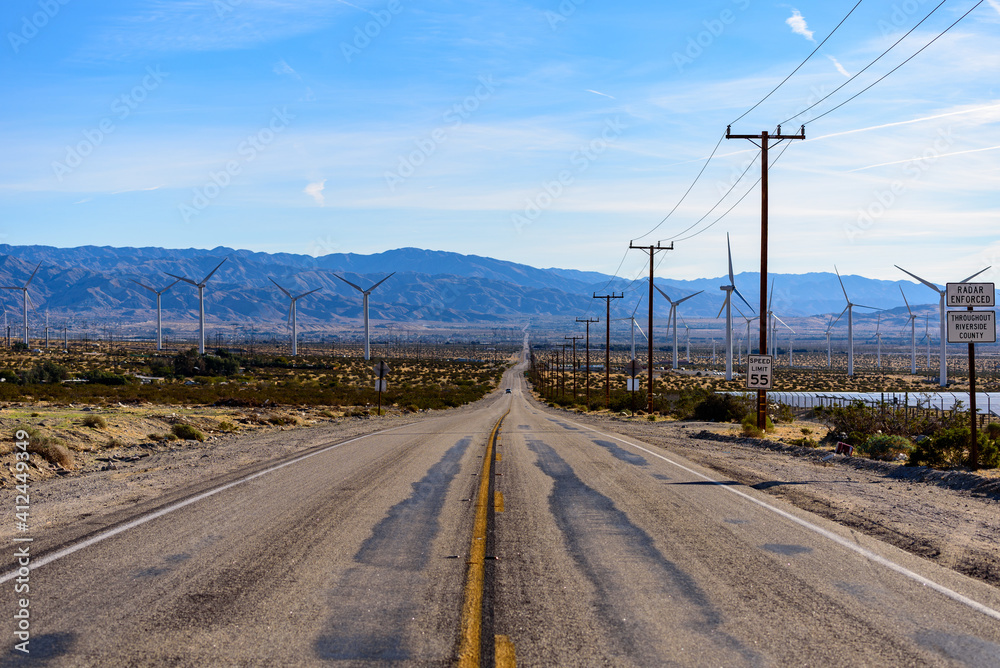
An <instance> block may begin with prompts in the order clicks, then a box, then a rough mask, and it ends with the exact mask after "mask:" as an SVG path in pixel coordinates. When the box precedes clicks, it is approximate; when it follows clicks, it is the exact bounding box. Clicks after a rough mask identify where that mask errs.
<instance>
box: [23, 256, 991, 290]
mask: <svg viewBox="0 0 1000 668" xmlns="http://www.w3.org/2000/svg"><path fill="white" fill-rule="evenodd" d="M41 266H42V263H41V262H39V263H38V265H37V266H36V267H35V270H34V271H33V272H31V277H30V278H28V282H27V283H25V284H24V287H26V288H27V287H28V286H29V285H31V281H33V280H34V279H35V274H37V273H38V267H41ZM986 269H989V267H987V268H986ZM986 269H983V271H986ZM983 271H981V272H979V273H980V274H981V273H983ZM969 278H972V277H971V276H970V277H969ZM966 280H968V279H966ZM962 282H963V283H964V282H965V281H962Z"/></svg>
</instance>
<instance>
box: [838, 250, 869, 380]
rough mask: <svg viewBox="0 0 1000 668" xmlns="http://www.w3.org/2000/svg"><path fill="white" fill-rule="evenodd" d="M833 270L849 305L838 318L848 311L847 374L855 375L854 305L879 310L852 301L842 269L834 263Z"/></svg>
mask: <svg viewBox="0 0 1000 668" xmlns="http://www.w3.org/2000/svg"><path fill="white" fill-rule="evenodd" d="M833 270H834V271H836V272H837V280H838V281H840V289H841V290H843V291H844V299H845V300H846V301H847V306H845V307H844V310H843V311H841V312H840V315H838V316H837V319H838V320H840V317H841V316H842V315H844V313H847V375H848V376H853V375H854V307H855V306H858V307H860V308H870V309H872V310H873V311H874V310H878V309H876V308H875V307H874V306H865V305H864V304H855V303H854V302H852V301H851V298H850V297H848V296H847V288H845V287H844V280H843V279H842V278H840V270H838V269H837V266H836V265H834V267H833Z"/></svg>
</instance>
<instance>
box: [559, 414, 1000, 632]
mask: <svg viewBox="0 0 1000 668" xmlns="http://www.w3.org/2000/svg"><path fill="white" fill-rule="evenodd" d="M567 422H571V423H572V424H575V425H577V426H578V427H582V428H584V429H586V430H587V431H592V432H594V433H595V434H600V435H602V436H607V437H608V438H612V439H614V440H616V441H619V442H620V443H624V444H626V445H630V446H632V447H633V448H636V449H637V450H642V451H643V452H645V453H647V454H650V455H652V456H654V457H658V458H659V459H662V460H663V461H665V462H667V463H668V464H672V465H673V466H676V467H677V468H679V469H681V470H682V471H687V472H688V473H690V474H691V475H694V476H697V477H698V478H701V479H702V480H706V481H708V482H711V483H712V484H715V485H718V486H719V488H720V489H724V490H725V491H727V492H730V493H732V494H735V495H736V496H739V497H742V498H744V499H746V500H747V501H750V502H752V503H756V504H757V505H758V506H761V507H762V508H766V509H767V510H770V511H771V512H773V513H775V514H777V515H780V516H781V517H784V518H785V519H787V520H790V521H792V522H794V523H796V524H798V525H799V526H801V527H804V528H806V529H808V530H810V531H813V532H815V533H817V534H819V535H820V536H823V537H824V538H827V539H829V540H832V541H833V542H834V543H837V544H838V545H840V546H841V547H845V548H847V549H848V550H851V551H853V552H856V553H858V554H860V555H861V556H862V557H865V558H866V559H868V560H870V561H873V562H875V563H877V564H880V565H882V566H885V567H886V568H888V569H889V570H892V571H895V572H897V573H899V574H900V575H904V576H906V577H908V578H910V579H911V580H914V581H915V582H918V583H919V584H922V585H924V586H925V587H929V588H931V589H933V590H934V591H936V592H938V593H939V594H943V595H945V596H947V597H948V598H950V599H952V600H953V601H957V602H959V603H962V604H964V605H967V606H968V607H970V608H972V609H973V610H975V611H976V612H980V613H982V614H984V615H986V616H987V617H992V618H993V619H996V620H997V621H1000V612H998V611H997V610H994V609H993V608H990V607H988V606H986V605H983V604H982V603H979V602H978V601H974V600H972V599H971V598H968V597H967V596H963V595H962V594H959V593H958V592H957V591H954V590H952V589H949V588H948V587H945V586H944V585H940V584H938V583H936V582H934V581H933V580H930V579H928V578H925V577H924V576H923V575H920V574H919V573H914V572H913V571H911V570H910V569H908V568H905V567H904V566H900V565H899V564H897V563H895V562H894V561H891V560H889V559H886V558H885V557H883V556H880V555H878V554H876V553H874V552H872V551H871V550H869V549H867V548H864V547H861V546H860V545H857V544H855V543H852V542H851V541H849V540H847V539H846V538H844V537H843V536H839V535H837V534H835V533H833V532H832V531H829V530H827V529H824V528H823V527H820V526H817V525H815V524H813V523H811V522H809V521H807V520H804V519H802V518H800V517H796V516H795V515H792V514H791V513H789V512H787V511H784V510H782V509H781V508H777V507H775V506H772V505H771V504H769V503H767V502H766V501H762V500H760V499H757V498H754V497H752V496H750V495H749V494H747V493H745V492H741V491H739V490H738V489H734V488H733V487H730V486H729V485H724V484H723V483H721V482H720V481H718V480H714V479H713V478H710V477H708V476H707V475H704V474H703V473H699V472H698V471H695V470H692V469H690V468H688V467H686V466H684V465H683V464H678V463H677V462H675V461H673V460H672V459H670V458H669V457H665V456H664V455H661V454H660V453H658V452H654V451H652V450H649V449H647V448H644V447H642V446H641V445H636V444H635V443H632V442H630V441H627V440H625V439H623V438H621V437H619V436H615V435H613V434H609V433H607V432H603V431H598V430H597V429H594V428H593V427H590V426H588V425H585V424H581V423H579V422H573V421H572V420H567Z"/></svg>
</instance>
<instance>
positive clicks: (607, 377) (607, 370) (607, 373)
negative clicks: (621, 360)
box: [594, 290, 625, 409]
mask: <svg viewBox="0 0 1000 668" xmlns="http://www.w3.org/2000/svg"><path fill="white" fill-rule="evenodd" d="M624 297H625V295H624V293H623V294H618V295H616V294H615V292H614V290H612V291H611V294H610V295H599V294H597V293H596V292H595V293H594V299H603V300H605V302H606V305H607V312H606V317H605V323H604V324H605V325H607V331H606V334H605V346H604V407H605V408H608V409H610V408H611V300H612V299H623V298H624Z"/></svg>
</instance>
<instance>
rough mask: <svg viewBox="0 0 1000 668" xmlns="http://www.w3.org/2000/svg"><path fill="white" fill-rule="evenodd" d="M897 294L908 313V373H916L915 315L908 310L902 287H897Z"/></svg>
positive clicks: (908, 306)
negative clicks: (900, 296) (899, 295)
mask: <svg viewBox="0 0 1000 668" xmlns="http://www.w3.org/2000/svg"><path fill="white" fill-rule="evenodd" d="M899 294H901V295H903V303H904V304H906V312H907V313H909V314H910V317H909V318H908V320H909V323H910V375H911V376H912V375H916V373H917V316H915V315H914V314H913V311H912V310H910V302H908V301H906V294H905V293H904V292H903V287H902V286H900V287H899Z"/></svg>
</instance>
